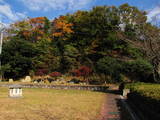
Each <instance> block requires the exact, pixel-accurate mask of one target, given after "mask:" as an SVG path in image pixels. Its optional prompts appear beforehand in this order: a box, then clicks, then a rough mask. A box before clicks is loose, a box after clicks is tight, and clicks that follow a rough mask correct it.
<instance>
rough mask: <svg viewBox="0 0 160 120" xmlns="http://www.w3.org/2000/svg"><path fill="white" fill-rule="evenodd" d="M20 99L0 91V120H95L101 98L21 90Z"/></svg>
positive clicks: (90, 94) (74, 92) (70, 92)
mask: <svg viewBox="0 0 160 120" xmlns="http://www.w3.org/2000/svg"><path fill="white" fill-rule="evenodd" d="M23 95H24V97H23V98H21V99H13V98H8V89H7V88H0V105H1V107H0V120H10V119H12V118H14V119H15V120H37V118H38V120H96V117H97V116H98V113H99V112H100V108H101V105H102V103H103V102H104V98H105V95H104V94H103V93H98V92H91V91H77V90H53V89H39V88H37V89H23Z"/></svg>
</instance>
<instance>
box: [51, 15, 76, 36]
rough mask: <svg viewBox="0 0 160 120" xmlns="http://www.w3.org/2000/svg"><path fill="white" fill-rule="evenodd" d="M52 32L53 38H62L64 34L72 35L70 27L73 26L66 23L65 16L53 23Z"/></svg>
mask: <svg viewBox="0 0 160 120" xmlns="http://www.w3.org/2000/svg"><path fill="white" fill-rule="evenodd" d="M53 24H54V31H53V36H55V37H62V36H64V35H65V34H69V33H73V30H72V26H73V24H71V23H68V21H67V20H66V17H65V16H61V17H59V18H58V19H55V20H54V21H53Z"/></svg>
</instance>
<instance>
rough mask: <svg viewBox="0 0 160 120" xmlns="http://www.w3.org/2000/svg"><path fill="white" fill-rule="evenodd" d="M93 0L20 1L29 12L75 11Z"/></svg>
mask: <svg viewBox="0 0 160 120" xmlns="http://www.w3.org/2000/svg"><path fill="white" fill-rule="evenodd" d="M91 1H93V0H22V2H23V3H24V4H25V5H26V7H28V8H29V9H30V10H35V11H36V10H43V11H48V10H50V9H53V10H65V9H70V10H75V9H76V10H77V9H81V8H83V7H85V6H86V5H88V4H89V3H90V2H91Z"/></svg>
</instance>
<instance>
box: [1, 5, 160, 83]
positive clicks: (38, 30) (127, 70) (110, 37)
mask: <svg viewBox="0 0 160 120" xmlns="http://www.w3.org/2000/svg"><path fill="white" fill-rule="evenodd" d="M159 33H160V29H159V28H158V27H156V26H153V25H152V24H150V23H148V22H147V17H146V12H144V11H140V10H138V9H137V8H136V7H133V6H129V5H128V4H123V5H121V6H119V7H115V6H96V7H94V8H92V9H91V10H89V11H77V12H75V13H73V14H67V15H63V16H60V17H58V18H55V19H54V20H49V19H48V18H47V17H37V18H28V19H26V20H23V21H18V22H16V23H13V24H12V25H10V27H9V29H8V30H7V35H6V37H5V41H4V44H3V50H2V55H1V60H2V71H1V72H2V73H3V77H4V78H6V79H8V78H14V79H19V78H22V77H24V76H25V75H31V76H43V75H48V74H51V73H53V72H59V73H61V74H63V75H73V73H76V74H75V75H77V74H78V75H80V73H77V70H80V69H82V68H83V70H84V71H83V72H85V71H86V72H85V73H84V74H82V75H84V77H89V76H95V75H96V76H100V77H102V76H103V79H100V81H99V82H102V83H103V82H105V81H109V82H121V81H124V80H126V79H130V80H132V81H145V82H153V81H154V82H160V37H159V35H160V34H159ZM80 72H81V73H82V71H80ZM91 78H92V77H91ZM90 81H92V79H90ZM93 81H95V80H93ZM97 81H98V79H97Z"/></svg>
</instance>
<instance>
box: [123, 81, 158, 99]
mask: <svg viewBox="0 0 160 120" xmlns="http://www.w3.org/2000/svg"><path fill="white" fill-rule="evenodd" d="M126 88H130V89H131V90H132V91H136V92H138V93H140V94H141V95H143V96H146V97H149V98H152V99H156V100H160V84H151V83H133V84H127V85H126Z"/></svg>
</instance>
